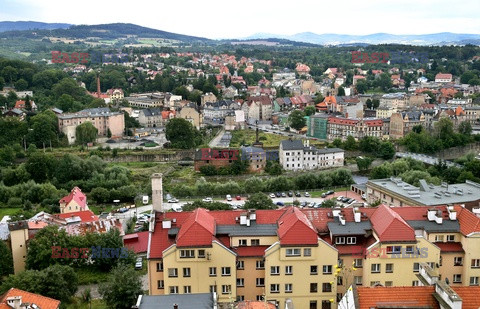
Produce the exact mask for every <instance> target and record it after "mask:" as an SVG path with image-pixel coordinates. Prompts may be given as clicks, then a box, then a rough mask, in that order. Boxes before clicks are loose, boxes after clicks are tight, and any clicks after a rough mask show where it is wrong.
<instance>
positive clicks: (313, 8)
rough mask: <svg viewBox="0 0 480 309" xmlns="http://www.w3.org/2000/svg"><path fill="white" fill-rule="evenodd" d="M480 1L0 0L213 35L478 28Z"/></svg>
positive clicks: (22, 11) (8, 10) (72, 19)
mask: <svg viewBox="0 0 480 309" xmlns="http://www.w3.org/2000/svg"><path fill="white" fill-rule="evenodd" d="M478 12H480V1H479V0H457V1H452V0H422V1H419V0H401V1H398V0H395V1H392V0H368V1H358V0H355V1H353V0H324V1H321V0H294V1H286V0H275V1H273V0H243V1H229V0H203V1H201V0H173V1H172V0H170V1H169V0H160V1H155V0H149V1H145V0H134V1H125V0H117V1H105V0H104V1H102V0H80V1H58V0H41V1H38V0H0V21H6V20H8V21H18V20H32V21H42V22H60V23H72V24H100V23H114V22H123V23H134V24H137V25H141V26H145V27H151V28H155V29H159V30H164V31H169V32H176V33H181V34H187V35H195V36H202V37H208V38H213V39H215V38H240V37H246V36H249V35H252V34H254V33H259V32H263V33H275V34H285V35H291V34H295V33H299V32H307V31H308V32H314V33H317V34H322V33H337V34H357V35H358V34H359V35H361V34H371V33H379V32H385V33H392V34H426V33H438V32H456V33H475V34H479V33H480V17H479V15H478Z"/></svg>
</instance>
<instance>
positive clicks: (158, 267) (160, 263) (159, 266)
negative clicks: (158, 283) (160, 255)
mask: <svg viewBox="0 0 480 309" xmlns="http://www.w3.org/2000/svg"><path fill="white" fill-rule="evenodd" d="M161 271H163V262H157V272H161Z"/></svg>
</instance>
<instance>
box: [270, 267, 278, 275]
mask: <svg viewBox="0 0 480 309" xmlns="http://www.w3.org/2000/svg"><path fill="white" fill-rule="evenodd" d="M270 275H280V266H270Z"/></svg>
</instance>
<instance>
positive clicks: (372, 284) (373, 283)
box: [370, 281, 380, 286]
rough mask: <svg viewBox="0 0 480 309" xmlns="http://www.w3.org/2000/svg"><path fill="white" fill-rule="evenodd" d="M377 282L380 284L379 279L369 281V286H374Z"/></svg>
mask: <svg viewBox="0 0 480 309" xmlns="http://www.w3.org/2000/svg"><path fill="white" fill-rule="evenodd" d="M377 284H380V281H370V286H375V285H377Z"/></svg>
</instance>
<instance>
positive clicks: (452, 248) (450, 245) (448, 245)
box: [435, 242, 464, 253]
mask: <svg viewBox="0 0 480 309" xmlns="http://www.w3.org/2000/svg"><path fill="white" fill-rule="evenodd" d="M435 245H436V246H437V247H439V248H440V251H441V253H446V252H464V251H463V247H462V243H461V242H436V243H435Z"/></svg>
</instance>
